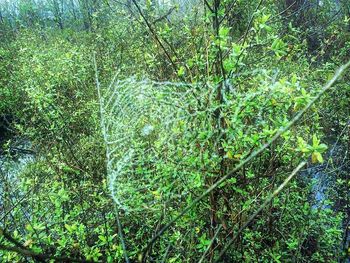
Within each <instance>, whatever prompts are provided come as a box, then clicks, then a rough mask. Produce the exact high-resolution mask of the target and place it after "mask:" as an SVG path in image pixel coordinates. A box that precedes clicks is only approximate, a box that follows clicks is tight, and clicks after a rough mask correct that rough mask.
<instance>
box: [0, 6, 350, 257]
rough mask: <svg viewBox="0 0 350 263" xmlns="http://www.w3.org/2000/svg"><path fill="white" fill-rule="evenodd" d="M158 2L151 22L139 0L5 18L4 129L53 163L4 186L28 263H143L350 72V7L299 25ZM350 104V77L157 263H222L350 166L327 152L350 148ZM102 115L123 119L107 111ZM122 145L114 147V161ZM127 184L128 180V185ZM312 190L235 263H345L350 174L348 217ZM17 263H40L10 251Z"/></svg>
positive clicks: (323, 9) (276, 17)
mask: <svg viewBox="0 0 350 263" xmlns="http://www.w3.org/2000/svg"><path fill="white" fill-rule="evenodd" d="M136 2H141V1H136ZM156 2H157V1H144V2H142V3H139V5H140V6H139V9H137V8H135V6H134V5H133V3H132V2H130V1H129V2H128V3H130V5H127V6H126V7H125V6H124V5H119V4H118V3H114V2H113V3H112V2H109V1H78V3H75V1H62V2H59V1H56V0H55V1H52V2H50V4H48V3H46V2H45V1H43V2H40V4H38V3H36V2H32V1H19V4H18V6H17V7H18V8H17V9H18V11H14V10H11V6H9V5H2V4H0V12H1V13H0V30H1V31H0V33H2V32H5V33H6V34H4V35H0V37H1V38H3V36H5V35H6V36H9V37H6V41H2V42H1V43H0V115H1V116H2V115H5V114H6V115H9V116H11V118H12V119H13V123H12V126H11V127H10V128H11V129H12V130H13V131H14V134H15V136H16V137H14V140H16V138H26V140H29V141H30V142H31V145H32V148H33V150H35V151H36V152H37V154H36V157H35V160H34V161H33V162H32V163H30V164H28V165H27V166H26V168H25V169H24V170H22V171H21V172H20V173H19V174H18V175H17V176H16V177H17V178H16V184H14V185H15V186H16V187H14V186H13V188H16V189H14V190H13V191H15V192H12V190H11V191H10V190H7V188H6V187H5V186H6V184H5V183H3V182H2V181H1V183H2V184H1V191H4V200H5V201H4V211H5V213H4V218H3V222H2V223H1V227H4V228H5V230H6V231H7V232H8V233H9V234H10V235H11V236H12V237H13V238H14V239H15V240H17V241H18V242H19V243H20V244H22V245H23V247H24V249H28V251H31V252H33V253H39V254H43V255H45V256H50V257H68V258H71V259H72V258H75V259H81V260H90V261H93V262H122V261H123V260H124V259H123V258H124V253H125V252H127V254H128V257H129V258H130V260H131V261H132V262H136V261H138V260H140V258H141V256H142V251H143V249H145V247H146V245H147V242H148V241H149V240H150V239H151V238H152V237H153V236H154V235H155V234H156V233H157V232H158V231H159V230H160V229H161V228H162V227H163V226H164V225H166V224H167V223H169V222H171V220H172V219H173V218H176V217H177V216H178V215H179V214H180V213H181V211H182V210H183V209H184V207H186V206H188V205H191V204H192V203H193V201H194V200H196V198H197V197H198V196H200V195H201V194H202V193H203V192H204V191H205V190H206V189H208V188H209V187H211V186H212V185H214V184H215V182H217V181H218V180H220V178H222V176H224V175H226V174H227V173H229V172H230V171H232V170H233V169H234V168H235V167H236V166H237V164H239V163H240V162H241V161H242V160H244V159H245V158H246V157H247V156H249V155H250V154H251V153H252V152H254V151H255V150H257V149H259V148H260V147H262V146H263V145H265V144H266V143H268V142H269V141H270V140H271V138H273V136H274V135H275V134H276V133H277V132H278V131H279V130H280V129H281V128H283V127H285V126H286V125H288V123H289V121H290V120H291V119H292V118H293V116H295V115H296V114H298V112H299V111H300V110H301V109H303V108H304V107H305V106H306V105H307V104H308V103H309V102H310V101H311V100H312V99H313V98H314V97H315V96H316V95H317V94H318V93H319V91H320V89H321V87H322V85H323V84H324V83H325V82H326V81H327V80H328V79H329V78H330V77H332V76H333V72H334V69H335V68H336V67H337V66H338V65H340V64H343V62H344V61H345V60H346V59H348V57H349V52H348V51H349V46H350V44H349V43H350V34H349V18H348V16H349V14H348V13H346V12H348V11H347V9H346V8H347V7H346V6H343V5H342V4H339V6H336V5H335V4H334V2H332V1H322V3H323V6H318V5H317V4H315V8H313V7H312V6H311V5H310V7H305V9H300V12H301V13H302V14H301V15H300V17H297V16H295V13H298V12H297V11H296V10H298V9H294V8H298V6H296V7H290V8H287V7H286V6H285V2H286V3H287V2H288V1H263V2H261V3H260V1H248V0H242V1H233V0H232V1H231V0H225V1H207V2H208V5H209V7H208V6H207V5H205V3H202V2H200V3H199V2H198V4H197V5H194V4H193V5H190V4H188V5H185V4H183V1H179V2H176V3H175V2H172V1H168V2H169V5H168V4H164V6H157V5H158V2H157V3H156ZM160 2H161V1H160ZM166 2H167V1H166ZM282 2H283V3H282ZM310 2H315V3H316V1H310ZM317 2H318V1H317ZM60 3H61V4H60ZM62 3H63V4H62ZM172 3H173V4H172ZM40 5H41V6H40ZM61 5H64V7H65V8H63V6H61ZM68 7H71V9H69V8H68ZM286 8H287V9H286ZM334 9H336V10H338V11H339V13H338V15H337V16H334V17H335V18H334V20H331V18H332V19H333V10H334ZM60 10H62V11H60ZM67 10H71V11H70V12H68V11H67ZM46 11H49V12H52V14H53V16H54V18H50V17H47V13H45V12H46ZM140 11H141V13H140ZM2 14H4V15H2ZM45 14H46V15H45ZM11 17H16V19H15V20H12V18H11ZM329 21H331V22H329ZM4 39H5V37H4ZM1 40H2V39H1ZM94 54H95V57H96V62H97V63H96V64H97V67H98V72H97V75H98V77H99V79H98V80H99V83H100V85H101V89H102V93H103V97H102V99H101V98H99V97H98V94H97V93H98V92H97V89H96V81H97V79H96V75H95V74H96V72H95V71H94V63H93V55H94ZM116 71H117V72H118V74H117V75H116V80H117V81H116V80H111V78H112V77H113V75H115V72H116ZM131 76H135V77H134V78H131ZM145 79H146V80H145ZM150 79H151V80H154V81H151V80H150ZM179 82H181V83H179ZM349 92H350V90H349V85H348V78H347V75H346V76H345V78H344V80H341V81H339V82H338V83H337V86H336V88H335V89H333V90H332V91H331V92H330V93H329V94H326V96H324V97H323V98H322V99H321V101H320V103H319V104H315V105H313V106H312V107H311V109H310V110H309V111H308V112H307V113H306V115H304V116H303V118H302V119H301V120H300V122H298V123H297V125H296V126H293V127H292V128H290V129H289V130H288V131H287V132H286V133H284V134H283V135H282V136H281V137H280V138H279V139H278V140H276V141H275V142H274V143H272V144H271V145H269V147H268V148H267V149H266V150H265V151H264V152H263V153H262V154H261V155H260V156H259V157H257V158H255V159H253V160H252V161H251V162H250V163H248V164H246V165H244V167H242V168H241V169H239V170H238V171H237V172H235V173H234V174H232V176H231V177H230V178H229V180H227V183H226V185H220V187H218V188H216V189H215V190H214V191H213V192H212V193H211V194H209V195H208V198H205V199H203V200H202V201H201V202H200V203H199V204H198V205H197V206H195V207H194V208H193V209H191V211H189V212H188V213H186V214H185V215H184V216H183V217H181V218H179V219H178V220H177V221H176V222H175V223H174V224H173V225H172V227H171V228H170V229H169V230H168V231H166V232H165V233H164V234H163V235H162V236H161V237H160V239H159V240H157V241H156V242H155V243H154V244H153V245H152V246H151V249H150V250H149V251H148V254H147V260H150V261H159V260H162V259H164V262H193V261H198V260H199V259H200V258H201V256H202V253H205V252H208V253H207V255H206V256H205V258H206V259H207V260H208V261H213V260H214V259H215V258H216V257H217V256H218V254H219V252H220V251H221V250H222V249H223V248H224V246H225V244H226V243H227V242H228V240H229V238H232V237H234V236H235V233H237V231H238V230H239V228H240V227H241V226H242V225H243V224H244V223H245V222H246V221H247V219H248V218H249V217H250V215H251V214H253V213H254V212H255V211H256V210H257V209H258V208H259V206H260V205H261V203H263V201H264V200H265V198H266V197H267V196H269V194H270V193H271V192H272V191H273V190H274V189H275V188H277V187H278V186H279V185H280V184H281V183H282V182H283V181H284V179H285V177H286V176H287V175H288V174H289V172H290V171H291V170H293V168H294V167H296V166H297V165H298V163H300V161H302V160H307V159H308V158H310V164H309V165H310V166H312V165H318V164H322V163H323V164H322V165H323V166H327V168H326V169H328V166H330V167H332V168H333V170H337V160H336V159H337V158H338V159H342V160H345V159H346V158H348V156H345V154H343V155H344V158H339V157H337V156H335V157H334V159H335V160H333V159H331V158H330V157H329V151H327V149H328V147H327V146H326V143H325V142H327V144H331V143H330V142H333V141H334V138H333V136H335V135H337V136H338V135H339V134H340V135H339V136H338V137H339V138H337V141H340V142H341V145H342V146H343V147H348V145H349V144H348V143H349V138H348V136H349V135H348V129H349V128H348V126H349V125H348V116H349V107H348V105H349V94H350V93H349ZM146 95H147V96H148V97H147V98H144V99H143V100H142V99H140V96H141V97H142V96H146ZM118 96H121V97H118ZM116 97H117V98H119V100H118V99H116ZM101 102H104V103H106V104H107V105H109V106H112V109H111V108H108V107H106V108H103V107H102V112H100V106H101V105H102V106H104V105H105V104H103V103H101ZM108 103H109V104H108ZM113 103H116V104H113ZM102 117H104V118H105V120H103V119H101V118H102ZM101 123H102V125H101ZM105 124H107V126H105V127H106V130H103V127H104V126H103V125H105ZM101 126H102V127H101ZM104 136H105V137H104ZM113 136H114V137H113ZM0 139H1V138H0ZM114 140H115V141H116V142H117V144H115V145H114V146H113V147H114V148H113V147H112V146H110V145H109V144H108V145H106V141H107V142H108V141H114ZM7 145H8V147H9V148H11V143H8V144H7ZM131 150H132V154H130V156H131V157H130V158H129V159H128V158H127V157H128V156H129V155H128V153H130V152H131ZM106 152H107V156H106ZM344 152H346V151H344ZM109 153H110V155H109ZM331 160H332V161H331ZM109 161H111V162H109ZM106 162H107V163H108V165H107V167H106ZM110 163H111V164H112V165H110ZM323 166H322V167H323ZM339 166H340V165H339ZM120 167H121V169H120V171H119V170H118V168H120ZM107 168H108V169H107ZM113 172H115V173H117V175H118V176H119V177H118V180H114V181H113V180H112V183H111V180H110V178H111V174H112V175H113ZM0 174H2V172H1V171H0ZM303 177H305V176H303V174H301V175H300V176H297V177H296V178H295V181H293V182H291V183H290V185H288V187H287V188H288V189H287V190H286V191H285V192H281V193H280V194H279V195H278V196H277V197H276V198H274V199H273V201H272V202H271V203H270V204H269V205H268V206H267V207H265V209H264V210H263V211H262V212H261V213H260V214H259V215H258V216H257V217H256V218H255V219H254V220H253V223H252V224H251V225H249V226H248V227H246V228H245V229H244V230H243V232H242V234H241V235H240V236H239V237H238V239H237V241H236V243H235V244H233V247H232V249H230V250H229V251H228V253H227V254H226V255H225V258H224V259H223V260H224V261H225V262H258V261H259V262H292V261H293V262H338V259H340V258H341V256H342V255H341V252H340V250H341V247H340V244H341V235H342V229H341V223H342V220H343V213H342V212H346V211H343V210H342V208H340V207H337V203H341V202H344V200H343V199H342V198H343V197H342V196H347V195H348V187H349V181H348V178H347V177H346V176H345V175H344V174H342V173H340V172H339V174H337V180H336V181H335V182H336V183H335V184H334V187H335V189H336V190H337V191H339V194H334V193H333V194H332V193H330V197H334V202H327V201H325V202H326V203H328V204H329V207H327V208H320V207H316V208H315V207H314V200H313V199H312V194H310V192H311V193H312V191H314V190H313V188H312V186H311V185H310V182H309V180H308V179H307V178H303ZM4 178H5V177H4ZM2 180H3V181H6V180H7V179H2ZM6 182H7V181H6ZM3 185H4V186H3ZM118 187H119V188H118ZM5 188H6V189H5ZM3 189H5V190H6V191H5V190H3ZM114 191H116V192H117V193H118V194H119V197H122V198H120V199H118V200H117V198H116V196H117V195H115V193H114ZM111 195H112V196H111ZM339 196H340V197H339ZM22 198H23V200H22ZM113 199H114V200H113ZM330 199H331V198H330ZM19 200H21V201H20V202H19V204H18V205H14V204H15V203H16V202H14V201H19ZM116 200H117V201H122V202H121V203H118V202H114V201H116ZM338 200H340V201H339V202H338ZM123 205H124V206H123ZM115 208H117V209H115ZM133 208H134V209H133ZM330 208H332V209H330ZM116 213H118V215H119V216H120V219H121V223H122V227H121V228H120V226H118V223H117V222H116V221H117V220H116ZM219 226H220V227H221V228H220V231H219V232H218V234H217V236H215V239H214V235H215V231H216V230H217V229H218V227H219ZM120 231H122V232H123V234H124V236H125V238H124V239H125V245H126V249H127V251H124V248H123V244H122V242H121V238H120V234H119V232H120ZM0 238H1V240H0V243H1V245H4V246H10V247H11V246H12V247H13V246H14V244H13V242H11V240H9V239H8V238H6V237H5V236H1V237H0ZM211 243H212V244H213V245H212V246H211V247H208V246H209V245H210V244H211ZM33 258H34V257H32V259H33ZM47 258H48V257H47ZM0 259H1V261H2V262H22V261H25V260H31V257H29V256H25V255H23V253H20V252H18V251H17V252H16V251H11V250H6V249H4V250H1V251H0ZM33 260H34V259H33ZM53 261H55V260H53Z"/></svg>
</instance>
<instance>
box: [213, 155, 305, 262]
mask: <svg viewBox="0 0 350 263" xmlns="http://www.w3.org/2000/svg"><path fill="white" fill-rule="evenodd" d="M305 164H306V162H301V163H300V164H299V165H298V166H297V168H295V169H294V170H293V172H292V173H291V174H290V175H289V176H288V177H287V178H286V179H285V180H284V182H283V183H282V184H281V185H280V186H279V187H278V188H277V189H276V190H275V191H274V192H273V193H272V194H271V195H270V196H269V197H268V198H267V199H266V200H265V202H264V203H263V204H262V205H261V206H260V207H259V209H258V210H256V211H255V213H254V214H252V215H251V216H250V217H249V219H248V220H247V222H245V223H244V224H243V225H242V226H241V227H240V229H239V230H238V231H237V233H236V235H235V236H234V237H233V238H232V239H231V240H230V242H228V243H227V245H226V246H225V247H224V249H223V250H222V251H221V252H220V254H219V257H218V258H217V259H216V260H215V262H219V260H220V259H221V258H222V257H223V256H224V254H225V253H226V251H227V250H228V249H229V247H230V246H231V245H232V244H233V243H234V242H235V241H236V240H237V238H238V237H239V235H240V234H241V233H242V231H243V230H244V229H245V228H246V227H247V226H249V224H250V223H251V222H252V221H253V220H254V218H255V217H256V216H257V215H258V214H259V213H260V212H261V211H262V210H263V209H264V208H265V206H267V205H268V204H269V203H270V202H271V201H272V199H273V198H274V197H275V196H277V195H278V194H279V193H280V192H281V191H282V190H283V188H284V187H286V185H287V184H288V183H289V181H290V180H292V178H293V177H294V176H295V175H296V174H297V173H298V172H299V170H300V169H301V168H303V167H304V165H305Z"/></svg>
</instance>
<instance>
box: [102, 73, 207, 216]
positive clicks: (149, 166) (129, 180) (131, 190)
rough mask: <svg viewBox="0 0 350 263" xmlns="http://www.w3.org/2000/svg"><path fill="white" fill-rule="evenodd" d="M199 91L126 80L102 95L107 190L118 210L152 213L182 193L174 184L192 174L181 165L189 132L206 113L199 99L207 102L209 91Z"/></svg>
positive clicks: (191, 142) (189, 144)
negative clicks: (148, 210) (158, 206)
mask: <svg viewBox="0 0 350 263" xmlns="http://www.w3.org/2000/svg"><path fill="white" fill-rule="evenodd" d="M199 90H200V89H198V87H196V86H193V85H191V86H190V85H187V84H184V83H170V82H153V81H150V80H141V81H138V80H136V79H135V78H130V79H126V80H118V81H115V82H113V84H112V85H111V86H110V87H108V88H107V89H105V90H104V91H102V92H101V93H104V94H101V96H100V105H101V113H102V114H101V116H102V126H103V133H104V139H105V143H106V145H107V173H108V177H109V188H110V192H111V194H112V197H113V200H114V201H115V202H116V204H117V205H118V206H119V207H120V208H123V209H124V210H126V211H130V210H140V209H156V207H157V205H159V204H161V203H162V202H164V201H165V200H169V198H178V197H179V195H180V196H181V195H184V194H186V190H185V191H183V189H182V190H179V189H176V184H175V182H176V181H177V180H182V179H183V177H184V175H185V174H187V175H189V174H190V173H191V171H190V170H188V169H187V168H188V167H186V165H185V164H184V162H183V160H184V158H186V156H188V155H190V154H193V151H194V147H195V144H194V140H193V139H194V138H191V137H193V135H194V134H193V132H192V131H191V130H193V128H194V127H195V124H196V123H198V118H205V116H207V113H208V111H210V109H207V110H202V109H200V108H201V107H202V106H203V105H201V103H202V100H201V99H199V98H204V97H206V98H210V97H211V95H212V94H211V93H212V90H210V89H208V91H207V92H205V93H203V91H201V94H199ZM202 122H203V121H202ZM186 136H187V137H186ZM184 137H186V138H184ZM181 140H182V141H183V142H181ZM184 142H185V145H184V144H183V143H184ZM181 143H182V145H180V144H181ZM165 164H166V165H165ZM170 173H173V174H170ZM180 174H181V175H180ZM165 193H167V194H166V196H165ZM170 193H171V194H170Z"/></svg>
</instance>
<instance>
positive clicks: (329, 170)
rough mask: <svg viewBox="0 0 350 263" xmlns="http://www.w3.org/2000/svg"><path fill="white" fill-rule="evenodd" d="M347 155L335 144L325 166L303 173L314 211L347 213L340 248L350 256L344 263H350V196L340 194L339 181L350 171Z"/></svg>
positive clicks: (318, 166) (341, 260) (329, 152)
mask: <svg viewBox="0 0 350 263" xmlns="http://www.w3.org/2000/svg"><path fill="white" fill-rule="evenodd" d="M346 155H347V152H346V149H344V148H343V147H342V146H341V145H339V144H338V142H335V143H333V145H331V146H330V148H329V151H328V153H327V154H325V162H324V163H323V164H319V165H315V166H311V167H310V168H308V169H307V170H306V171H305V172H303V175H304V176H305V175H306V178H308V180H309V183H311V193H310V199H311V200H310V201H311V203H312V208H313V209H332V210H334V211H336V212H339V211H343V212H345V213H344V222H343V225H342V228H343V241H342V243H341V244H339V246H340V249H341V250H342V251H344V252H345V253H346V254H347V255H348V256H345V257H346V258H344V257H343V258H341V259H340V260H339V262H342V263H343V262H344V263H350V256H349V254H348V249H349V247H350V229H349V227H350V225H349V218H350V214H349V211H348V210H347V207H348V202H347V200H348V199H349V197H350V196H349V191H348V192H347V193H346V195H348V196H343V195H342V196H341V195H340V194H339V193H338V190H339V189H337V180H338V179H340V178H342V176H343V175H344V174H346V173H349V171H350V169H349V160H347V159H346ZM330 199H332V202H330V201H329V200H330ZM340 200H342V201H340ZM347 213H348V214H347ZM345 253H344V254H345Z"/></svg>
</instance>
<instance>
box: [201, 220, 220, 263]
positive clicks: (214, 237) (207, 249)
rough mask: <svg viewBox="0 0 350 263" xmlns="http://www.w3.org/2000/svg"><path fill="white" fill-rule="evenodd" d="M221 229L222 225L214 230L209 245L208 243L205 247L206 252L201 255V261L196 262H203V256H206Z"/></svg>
mask: <svg viewBox="0 0 350 263" xmlns="http://www.w3.org/2000/svg"><path fill="white" fill-rule="evenodd" d="M221 228H222V225H220V226H219V227H218V229H217V230H216V232H215V234H214V236H213V238H212V239H211V240H210V243H209V245H208V247H207V248H206V250H205V251H204V253H203V255H202V257H201V259H200V260H199V261H198V263H202V262H203V261H204V259H205V256H206V255H207V253H208V251H209V249H210V248H211V246H212V245H213V244H214V242H215V239H216V237H217V236H218V234H219V232H220V230H221Z"/></svg>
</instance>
